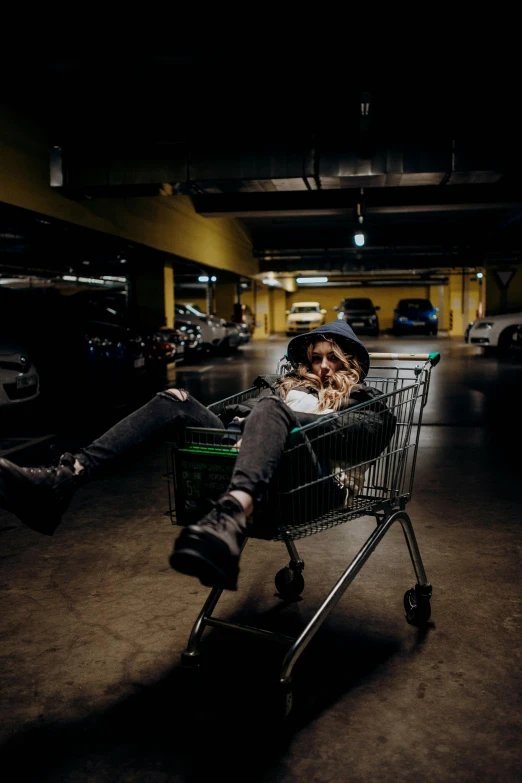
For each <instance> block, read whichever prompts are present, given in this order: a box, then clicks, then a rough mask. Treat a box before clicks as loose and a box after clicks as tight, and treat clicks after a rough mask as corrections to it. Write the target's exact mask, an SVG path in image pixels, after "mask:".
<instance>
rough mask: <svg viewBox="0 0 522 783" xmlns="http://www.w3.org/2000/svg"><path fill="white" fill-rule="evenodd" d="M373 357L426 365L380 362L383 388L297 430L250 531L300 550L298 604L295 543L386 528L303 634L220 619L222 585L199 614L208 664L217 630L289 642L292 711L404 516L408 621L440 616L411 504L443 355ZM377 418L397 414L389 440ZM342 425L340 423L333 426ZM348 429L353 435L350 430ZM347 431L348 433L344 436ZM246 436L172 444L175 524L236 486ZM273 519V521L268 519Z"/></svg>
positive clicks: (211, 433) (286, 683) (374, 380)
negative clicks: (305, 670) (360, 527)
mask: <svg viewBox="0 0 522 783" xmlns="http://www.w3.org/2000/svg"><path fill="white" fill-rule="evenodd" d="M370 356H371V358H372V360H376V359H377V360H380V359H383V360H384V359H385V360H388V359H391V360H399V361H403V360H407V361H408V362H411V361H413V362H415V361H416V362H419V361H420V362H422V363H421V364H416V365H415V366H414V367H413V368H412V367H411V366H409V367H408V366H406V367H405V366H391V365H389V366H375V367H372V370H371V375H369V376H368V379H367V380H368V382H369V384H370V385H371V386H373V387H374V388H376V389H377V390H378V391H379V392H380V394H379V395H378V396H377V397H375V398H373V399H370V400H368V401H366V402H362V403H360V404H357V405H355V406H353V407H350V408H349V409H348V410H345V411H340V412H337V413H334V414H328V415H325V416H323V417H321V419H320V420H319V421H317V422H313V423H312V424H309V425H306V426H304V427H300V428H296V429H295V430H293V431H292V432H291V433H290V435H289V437H288V440H287V443H286V446H285V451H284V454H283V458H282V460H281V465H280V468H279V470H278V471H277V474H276V476H275V477H274V479H273V481H272V482H271V487H270V489H269V491H268V493H267V496H266V498H265V499H264V501H263V503H261V504H260V505H259V507H258V510H257V511H256V512H255V516H254V519H253V524H252V526H251V527H250V528H249V532H248V539H246V540H245V543H246V541H248V540H249V539H251V538H264V539H269V540H274V541H283V542H284V543H285V545H286V548H287V550H288V554H289V555H290V562H289V564H288V566H286V567H284V568H282V569H281V570H279V571H278V573H277V575H276V577H275V585H276V588H277V590H278V592H279V594H280V596H281V597H282V598H284V599H286V600H292V599H293V600H295V599H296V598H297V597H298V596H299V595H300V594H301V593H302V592H303V589H304V578H303V568H304V562H303V561H302V560H301V559H300V557H299V554H298V552H297V548H296V545H295V543H294V542H295V540H296V539H299V538H302V537H304V536H309V535H313V534H315V533H318V532H320V531H323V530H327V529H329V528H332V527H334V526H336V525H339V524H341V523H344V522H348V521H350V520H354V519H357V518H359V517H363V516H368V515H370V516H374V517H375V519H376V522H377V526H376V529H375V530H374V532H373V533H372V534H371V535H370V536H369V538H368V539H367V541H366V542H365V544H364V545H363V546H362V548H361V549H360V551H359V552H358V553H357V555H356V556H355V558H354V559H353V560H352V562H351V563H350V564H349V565H348V567H347V568H346V570H345V571H344V573H343V574H342V576H341V577H340V578H339V579H338V581H337V583H336V584H335V585H334V587H333V588H332V589H331V591H330V592H329V594H328V595H327V596H326V598H325V600H324V601H323V603H322V605H321V606H320V607H319V609H318V610H317V611H316V612H315V614H314V616H313V617H312V619H311V620H310V621H309V622H308V624H307V625H306V627H305V628H304V629H303V631H302V632H301V633H300V634H299V636H298V637H290V636H285V635H283V634H279V633H274V632H272V631H268V630H264V629H260V628H254V627H252V626H245V625H240V624H238V623H231V622H228V621H226V620H222V619H219V618H217V617H215V616H214V615H213V612H214V610H215V608H216V605H217V603H218V601H219V598H220V596H221V593H222V590H221V589H220V588H214V589H213V590H211V592H210V594H209V596H208V598H207V600H206V601H205V603H204V605H203V608H202V610H201V612H200V614H199V617H198V618H197V620H196V622H195V624H194V627H193V629H192V632H191V634H190V638H189V642H188V646H187V649H186V651H185V652H184V653H183V660H184V662H185V663H187V664H195V665H197V664H198V656H199V644H200V641H201V637H202V635H203V632H204V630H205V628H206V627H207V626H213V627H218V628H225V629H226V628H229V629H233V630H235V631H242V632H243V633H247V634H250V635H253V636H257V637H260V638H263V639H271V640H274V641H278V642H284V643H286V644H287V645H288V646H289V649H288V651H287V653H286V655H285V657H284V660H283V663H282V667H281V673H280V686H281V690H282V694H283V699H282V703H283V705H284V711H285V714H288V713H289V712H290V710H291V707H292V682H291V679H292V671H293V669H294V666H295V664H296V662H297V660H298V658H299V657H300V656H301V654H302V653H303V651H304V650H305V648H306V647H307V645H308V644H309V642H310V641H311V639H312V638H313V636H314V635H315V634H316V633H317V631H318V629H319V628H320V627H321V625H322V623H323V622H324V621H325V619H326V617H327V616H328V614H329V613H330V612H331V611H332V609H333V608H334V606H335V605H336V604H337V602H338V601H339V599H340V598H341V596H342V595H343V593H344V592H345V590H346V589H347V587H348V586H349V585H350V583H351V582H352V581H353V579H354V578H355V576H356V575H357V573H358V572H359V571H360V569H361V567H362V566H363V565H364V563H365V562H366V560H367V559H368V558H369V556H370V555H371V553H372V552H373V551H374V549H375V548H376V547H377V544H378V543H379V542H380V541H381V539H382V538H383V537H384V536H385V534H386V533H387V532H388V530H389V529H390V527H391V526H392V525H393V523H394V522H396V521H399V522H400V523H401V526H402V529H403V531H404V535H405V538H406V544H407V547H408V550H409V553H410V556H411V560H412V564H413V569H414V572H415V576H416V584H415V586H414V587H413V588H411V589H409V590H407V591H406V594H405V596H404V607H405V611H406V619H407V621H408V622H409V623H411V624H413V625H424V624H426V623H427V622H428V620H429V618H430V615H431V605H430V599H431V595H432V588H431V585H430V583H429V582H428V579H427V577H426V573H425V570H424V566H423V563H422V559H421V556H420V552H419V548H418V546H417V541H416V538H415V534H414V531H413V526H412V522H411V519H410V517H409V516H408V514H407V513H406V510H405V509H406V504H407V502H408V501H409V499H410V498H411V495H412V489H413V479H414V473H415V462H416V457H417V449H418V445H419V435H420V428H421V424H422V413H423V409H424V407H425V405H426V402H427V399H428V391H429V382H430V374H431V370H432V368H433V367H434V366H436V365H437V364H438V362H439V361H440V354H439V353H430V354H397V353H374V354H370ZM260 390H261V387H257V386H253V387H252V388H250V389H247V390H246V391H244V392H241V393H240V394H236V395H233V396H231V397H228V398H226V399H224V400H220V401H219V402H217V403H214V404H213V405H210V406H209V409H210V410H212V411H213V412H214V413H216V414H217V415H218V416H219V415H220V414H221V413H222V412H223V411H224V410H225V408H227V406H230V405H235V404H239V403H241V402H244V401H245V400H247V399H249V398H252V397H255V396H257V395H259V393H260ZM372 414H375V415H378V416H381V417H382V416H383V415H384V417H385V420H386V418H387V420H388V422H389V424H390V426H389V430H388V432H387V433H386V432H385V430H386V427H385V428H384V430H383V429H382V428H381V430H380V432H381V435H382V433H383V432H384V435H385V436H386V445H385V446H384V447H383V448H382V449H381V446H380V444H379V442H378V438H379V435H377V434H376V435H375V436H374V439H375V438H376V439H377V442H373V443H372V436H371V434H370V435H368V430H367V428H366V429H363V428H362V427H360V426H358V424H359V423H360V422H361V421H362V420H363V419H364V420H365V421H367V419H368V416H370V417H371V416H372ZM332 422H334V423H335V427H332ZM345 430H346V431H345ZM343 435H344V437H343ZM240 437H241V434H240V432H238V430H237V429H236V430H234V429H233V428H232V427H231V428H229V429H227V430H222V429H208V428H201V427H189V428H187V429H186V430H185V431H184V432H183V433H182V434H181V435H180V437H179V440H177V441H176V442H175V443H169V444H167V462H168V466H167V474H166V478H167V480H168V487H169V512H168V513H169V514H170V516H171V519H172V522H173V523H174V524H181V525H186V524H191V523H192V522H195V521H197V520H198V519H200V518H201V517H202V516H204V514H205V513H207V511H208V510H209V509H210V508H211V505H212V502H213V501H215V500H217V498H219V497H220V496H221V495H222V494H223V493H224V492H226V490H227V487H228V484H229V479H230V475H231V473H232V468H233V465H234V461H235V458H236V456H237V446H236V443H237V441H238V440H239V438H240ZM268 519H269V520H270V522H268V521H267V520H268Z"/></svg>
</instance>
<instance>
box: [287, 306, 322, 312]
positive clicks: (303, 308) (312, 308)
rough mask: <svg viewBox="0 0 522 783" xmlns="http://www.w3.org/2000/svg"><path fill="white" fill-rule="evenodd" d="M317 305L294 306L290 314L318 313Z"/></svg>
mask: <svg viewBox="0 0 522 783" xmlns="http://www.w3.org/2000/svg"><path fill="white" fill-rule="evenodd" d="M318 312H319V305H294V306H293V307H292V313H318Z"/></svg>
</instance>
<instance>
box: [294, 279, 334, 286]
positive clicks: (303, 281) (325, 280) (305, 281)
mask: <svg viewBox="0 0 522 783" xmlns="http://www.w3.org/2000/svg"><path fill="white" fill-rule="evenodd" d="M295 282H296V283H299V285H302V284H303V283H327V282H328V278H327V277H296V280H295Z"/></svg>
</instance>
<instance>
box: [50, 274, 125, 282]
mask: <svg viewBox="0 0 522 783" xmlns="http://www.w3.org/2000/svg"><path fill="white" fill-rule="evenodd" d="M64 280H65V277H64ZM102 280H111V281H112V282H114V283H126V282H127V278H126V277H114V275H102Z"/></svg>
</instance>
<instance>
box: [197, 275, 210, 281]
mask: <svg viewBox="0 0 522 783" xmlns="http://www.w3.org/2000/svg"><path fill="white" fill-rule="evenodd" d="M198 281H199V282H200V283H208V277H207V275H201V276H200V277H198Z"/></svg>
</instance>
